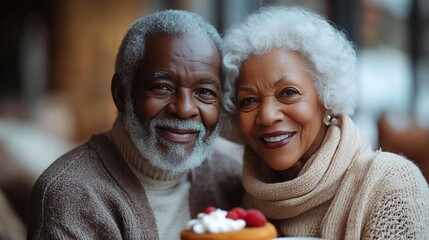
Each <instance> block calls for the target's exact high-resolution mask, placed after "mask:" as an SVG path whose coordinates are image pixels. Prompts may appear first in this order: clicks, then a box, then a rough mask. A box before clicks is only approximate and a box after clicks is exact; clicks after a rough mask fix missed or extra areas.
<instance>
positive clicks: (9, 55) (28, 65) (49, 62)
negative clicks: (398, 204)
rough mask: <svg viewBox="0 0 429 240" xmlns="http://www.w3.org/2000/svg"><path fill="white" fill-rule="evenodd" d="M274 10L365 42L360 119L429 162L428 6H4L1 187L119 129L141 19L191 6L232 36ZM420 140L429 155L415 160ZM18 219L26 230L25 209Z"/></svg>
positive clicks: (29, 0) (126, 0)
mask: <svg viewBox="0 0 429 240" xmlns="http://www.w3.org/2000/svg"><path fill="white" fill-rule="evenodd" d="M271 4H284V5H301V6H304V7H307V8H310V9H313V10H314V11H317V12H320V13H322V14H324V15H326V16H327V18H328V19H330V20H331V21H332V22H334V23H335V24H336V25H338V27H340V28H341V29H343V30H345V31H346V32H347V34H348V37H349V38H350V40H351V41H353V42H354V43H355V44H356V47H357V52H358V58H359V81H360V82H359V83H360V101H359V106H358V109H357V112H356V114H355V116H354V120H355V122H356V123H357V125H358V126H359V128H360V129H361V130H362V134H363V136H364V137H365V138H367V139H368V140H369V141H370V142H371V143H372V145H373V147H374V149H377V148H379V147H384V146H385V147H384V148H386V149H387V150H391V151H399V152H400V153H402V154H404V155H407V156H408V157H409V158H416V159H415V160H416V161H417V158H420V157H422V156H426V158H427V156H429V152H428V149H429V145H428V143H429V133H428V132H429V130H428V128H429V44H428V43H429V1H428V0H283V1H281V0H271V1H269V0H266V1H263V0H157V1H155V0H154V1H150V0H122V1H116V0H39V1H37V0H3V1H1V2H0V187H1V184H2V183H1V181H2V177H1V176H2V174H3V176H6V175H7V174H4V173H2V172H5V171H9V170H7V169H8V168H10V169H12V170H10V172H12V171H13V169H16V168H19V167H22V168H23V169H25V170H26V171H28V173H29V174H30V176H31V178H30V180H29V182H30V183H31V182H32V181H34V179H35V178H37V176H38V175H39V174H40V173H41V172H42V171H43V170H44V169H45V168H46V167H47V166H48V165H49V164H50V163H52V161H54V160H55V159H56V158H57V157H59V156H60V155H62V154H63V153H65V152H66V151H67V150H69V149H71V148H72V147H73V146H76V145H77V144H80V143H82V142H83V141H85V140H86V139H87V138H88V137H90V135H91V134H93V133H97V132H102V131H105V130H107V129H109V128H110V127H111V125H112V123H113V120H114V119H115V117H116V109H115V107H114V104H113V101H112V99H111V94H110V81H111V78H112V75H113V69H114V61H115V55H116V52H117V50H118V47H119V44H120V41H121V39H122V37H123V35H124V34H125V32H126V30H127V28H128V26H129V25H130V24H131V23H132V22H133V21H134V20H136V19H137V18H138V17H140V16H143V15H145V14H149V13H152V12H155V11H158V10H162V9H167V8H176V9H186V10H191V11H194V12H196V13H198V14H200V15H202V16H203V17H204V18H206V19H207V20H208V21H209V22H211V23H212V24H213V25H214V26H216V27H217V29H218V30H219V31H220V33H222V34H223V33H224V32H225V31H226V29H228V27H230V26H231V25H233V24H236V23H238V22H239V21H240V20H241V19H243V18H244V17H245V16H246V15H247V14H249V13H251V12H253V11H255V10H257V9H258V8H260V7H261V6H264V5H271ZM356 90H358V89H356ZM414 133H415V134H417V135H413V134H414ZM423 133H425V134H427V135H426V137H424V136H420V135H422V134H423ZM419 134H420V135H419ZM381 140H382V142H381ZM415 141H418V142H419V143H421V142H423V145H424V146H423V148H421V149H423V150H421V149H420V148H419V149H412V151H414V152H412V151H411V150H410V151H411V153H409V154H408V152H407V151H408V150H407V147H408V148H413V147H414V148H417V144H416V143H415ZM383 144H384V145H383ZM410 145H411V147H409V146H410ZM420 145H422V144H420ZM401 147H404V149H402V148H401ZM422 151H426V152H425V153H426V154H424V152H422ZM415 152H418V153H415ZM413 154H416V155H413ZM427 159H428V158H427ZM12 161H14V162H16V163H17V166H18V167H17V166H15V165H14V163H11V162H12ZM427 161H429V159H428V160H427ZM1 169H3V171H2V170H1ZM3 178H6V177H3ZM4 181H7V180H4ZM0 200H1V199H0ZM0 212H1V209H0ZM18 212H19V211H18ZM20 214H21V215H20ZM18 215H20V217H21V219H22V218H24V225H25V211H24V213H19V214H18ZM18 220H19V219H18ZM0 232H1V223H0ZM0 239H1V235H0ZM17 239H19V238H17Z"/></svg>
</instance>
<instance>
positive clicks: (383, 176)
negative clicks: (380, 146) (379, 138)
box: [367, 150, 428, 191]
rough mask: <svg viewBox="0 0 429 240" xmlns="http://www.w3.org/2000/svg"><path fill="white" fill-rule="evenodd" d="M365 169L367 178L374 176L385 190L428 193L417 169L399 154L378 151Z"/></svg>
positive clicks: (423, 179)
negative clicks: (421, 190) (409, 189)
mask: <svg viewBox="0 0 429 240" xmlns="http://www.w3.org/2000/svg"><path fill="white" fill-rule="evenodd" d="M367 167H368V168H367V175H368V177H373V176H374V177H375V178H377V179H378V181H379V184H381V185H383V186H384V187H386V189H389V188H395V189H397V188H408V187H409V188H413V189H416V188H418V189H423V190H425V191H428V183H427V182H426V180H425V178H424V176H423V174H422V172H421V170H420V169H419V167H418V166H417V165H416V164H415V163H414V162H412V161H411V160H409V159H407V158H406V157H404V156H401V155H399V154H395V153H390V152H384V151H382V150H378V151H376V152H375V154H374V158H373V160H372V161H371V162H370V163H369V165H368V166H367Z"/></svg>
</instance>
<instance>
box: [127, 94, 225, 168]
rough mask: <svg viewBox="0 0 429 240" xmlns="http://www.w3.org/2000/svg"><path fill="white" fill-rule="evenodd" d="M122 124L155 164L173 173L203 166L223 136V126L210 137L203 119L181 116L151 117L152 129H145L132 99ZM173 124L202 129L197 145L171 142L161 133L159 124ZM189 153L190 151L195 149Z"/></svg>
mask: <svg viewBox="0 0 429 240" xmlns="http://www.w3.org/2000/svg"><path fill="white" fill-rule="evenodd" d="M122 123H123V125H124V128H125V130H126V131H127V132H128V133H129V134H130V138H131V141H132V142H133V143H134V145H135V147H136V149H137V150H138V151H139V152H140V154H141V155H142V157H143V158H145V159H146V160H147V161H148V162H149V163H150V164H152V165H153V166H155V167H157V168H160V169H163V170H167V171H170V172H172V173H183V172H186V171H188V170H191V169H193V168H195V167H198V166H199V165H201V163H202V162H203V161H204V160H205V159H206V158H207V157H208V156H209V155H210V154H211V153H212V145H213V143H214V140H215V139H216V137H217V136H218V135H219V130H218V129H219V128H218V126H216V128H215V129H214V131H213V133H212V134H211V135H210V136H208V137H207V136H206V135H207V134H208V133H207V131H206V128H205V127H204V125H203V124H202V123H201V122H195V121H191V120H178V119H171V120H169V119H167V120H163V119H157V118H154V119H151V120H150V121H149V129H145V128H144V127H143V126H142V124H141V122H140V121H139V120H138V119H137V116H136V115H135V113H134V110H133V107H132V102H131V101H127V103H126V110H125V113H124V114H123V116H122ZM159 126H162V127H171V128H174V129H183V130H194V131H197V132H198V137H197V140H196V141H195V145H194V146H193V147H192V144H193V143H175V142H170V141H167V140H166V139H164V138H162V137H160V136H158V134H157V132H156V129H157V127H159ZM159 144H161V145H163V146H164V147H165V148H166V149H167V151H166V152H163V151H162V150H161V149H159V146H158V145H159ZM192 148H193V151H192V152H191V153H189V152H188V151H187V150H188V149H192Z"/></svg>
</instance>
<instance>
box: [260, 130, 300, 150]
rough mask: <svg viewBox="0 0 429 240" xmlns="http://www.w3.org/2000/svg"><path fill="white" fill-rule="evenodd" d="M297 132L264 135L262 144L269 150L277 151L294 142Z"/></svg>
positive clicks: (261, 138)
mask: <svg viewBox="0 0 429 240" xmlns="http://www.w3.org/2000/svg"><path fill="white" fill-rule="evenodd" d="M294 135H295V132H288V131H278V132H273V133H268V134H264V135H262V136H261V137H260V140H261V142H262V144H263V145H264V146H265V147H266V148H268V149H276V148H281V147H284V146H286V145H287V144H288V143H289V142H290V141H292V138H293V136H294Z"/></svg>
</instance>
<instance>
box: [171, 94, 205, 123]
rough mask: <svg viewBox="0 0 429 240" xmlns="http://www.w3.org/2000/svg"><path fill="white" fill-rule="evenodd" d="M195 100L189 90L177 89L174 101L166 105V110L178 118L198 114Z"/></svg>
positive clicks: (186, 117)
mask: <svg viewBox="0 0 429 240" xmlns="http://www.w3.org/2000/svg"><path fill="white" fill-rule="evenodd" d="M196 101H197V99H195V97H194V95H193V93H192V92H191V91H186V90H181V91H178V92H177V93H176V97H175V98H174V101H173V102H171V103H169V105H168V106H167V111H168V112H169V113H171V114H174V115H176V116H177V117H178V118H180V119H188V118H193V117H195V116H197V115H198V107H197V104H196Z"/></svg>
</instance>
